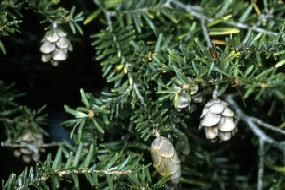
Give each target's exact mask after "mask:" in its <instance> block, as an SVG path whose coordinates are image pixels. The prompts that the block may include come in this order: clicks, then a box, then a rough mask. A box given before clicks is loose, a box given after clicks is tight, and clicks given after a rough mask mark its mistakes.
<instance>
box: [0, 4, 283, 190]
mask: <svg viewBox="0 0 285 190" xmlns="http://www.w3.org/2000/svg"><path fill="white" fill-rule="evenodd" d="M4 2H7V3H8V2H9V1H8V0H6V1H4ZM19 2H20V1H19ZM94 3H95V4H96V6H97V8H98V10H94V11H93V12H91V13H90V14H89V16H88V15H87V18H86V19H85V21H84V24H89V25H92V26H93V25H97V24H98V23H100V24H101V25H99V26H100V27H101V28H100V31H94V34H92V35H91V39H92V44H90V45H92V46H94V49H95V50H96V60H97V61H98V62H99V63H100V65H101V68H102V76H103V77H104V78H105V79H106V81H107V83H108V85H107V86H106V88H105V89H104V90H103V91H102V92H101V93H100V94H96V95H95V94H92V93H87V92H85V91H84V90H83V89H81V90H80V94H81V101H82V105H79V107H77V108H71V107H69V106H68V105H65V106H64V109H65V111H66V112H67V113H69V114H71V115H72V117H73V118H72V119H70V120H67V121H65V122H64V126H66V127H67V129H69V130H70V137H71V138H72V139H73V140H74V144H73V145H72V146H71V145H67V144H64V145H62V146H61V147H60V148H59V150H58V152H57V154H56V155H55V156H51V155H49V156H48V158H47V159H46V160H43V161H42V162H41V163H38V164H37V165H36V166H35V167H31V168H29V169H26V170H25V171H24V172H23V173H22V174H20V175H15V174H11V175H10V178H9V179H7V180H5V181H3V182H2V187H3V189H13V188H18V189H25V188H29V187H35V188H38V189H49V188H51V189H60V188H62V187H64V185H65V182H66V181H68V182H71V183H72V184H73V186H74V189H80V187H81V183H80V182H81V180H82V178H81V177H80V176H85V178H86V180H87V181H88V182H89V184H90V185H91V186H94V187H95V188H96V189H165V188H171V187H169V186H170V185H169V182H168V177H165V178H163V177H161V176H159V174H158V173H157V172H156V171H155V170H154V168H153V167H152V166H151V163H152V161H151V158H150V151H149V148H150V145H151V142H152V141H153V139H154V133H155V131H159V132H160V133H161V134H162V135H164V136H166V137H168V138H169V140H170V141H171V142H172V143H173V144H175V143H176V142H177V141H178V139H179V138H181V136H185V135H186V136H187V138H188V139H189V145H190V149H191V153H190V154H189V155H185V159H183V161H182V162H181V169H182V178H181V180H180V184H179V185H178V186H177V187H176V188H177V189H179V188H181V189H203V190H204V189H205V190H206V189H222V190H224V189H258V190H261V189H272V190H281V189H283V188H284V187H285V169H284V168H285V166H284V164H285V163H284V159H285V153H284V152H285V150H284V147H285V143H284V135H285V132H284V119H285V73H284V67H285V61H284V60H285V50H284V48H285V45H284V44H285V37H284V34H283V33H284V13H285V12H284V11H285V10H284V9H285V8H284V7H285V6H284V3H283V2H282V1H278V0H276V1H267V0H264V1H261V2H258V3H257V2H256V1H250V2H249V1H238V0H224V1H222V0H221V1H206V0H203V1H197V2H196V3H194V2H189V1H182V0H180V1H178V0H101V1H100V0H94ZM57 4H58V2H57V1H40V2H38V1H23V3H20V5H19V7H27V8H29V9H32V10H33V11H35V12H39V13H40V14H41V15H42V16H43V17H44V21H50V19H52V20H53V19H55V21H57V22H59V23H62V24H64V23H68V24H69V25H70V28H71V30H72V32H76V31H78V32H80V33H82V29H81V28H80V27H79V25H78V23H77V22H80V21H82V19H83V18H82V13H79V14H77V15H76V14H75V13H74V11H75V9H74V8H72V10H71V11H66V10H65V9H64V8H54V7H56V6H55V5H57ZM20 9H21V8H19V10H20ZM4 10H5V11H6V12H7V14H6V15H9V16H5V14H3V16H2V17H3V19H2V20H3V21H1V22H3V24H2V23H1V22H0V26H1V25H7V26H9V27H10V26H11V28H10V29H8V28H7V29H5V30H3V31H1V30H0V34H1V35H8V34H9V35H11V34H10V33H13V32H14V31H16V29H17V27H18V24H17V22H18V20H20V17H18V16H17V17H15V18H14V17H12V16H11V13H9V9H8V8H5V7H4ZM17 10H18V9H17ZM5 19H6V20H5ZM9 23H12V24H9ZM0 29H1V28H0ZM86 45H88V44H86ZM0 47H3V46H2V45H1V42H0ZM75 48H76V47H75ZM1 49H3V48H1ZM0 85H1V83H0ZM194 85H197V86H198V87H199V88H198V92H197V93H195V94H194V95H193V96H190V95H189V96H188V97H189V98H190V99H191V101H190V105H189V106H188V107H187V108H186V109H182V110H177V109H176V108H175V105H174V103H173V101H174V99H175V97H176V96H178V95H180V94H181V93H182V92H183V93H187V94H190V93H191V86H194ZM1 88H3V89H5V88H7V87H5V86H3V87H1ZM1 88H0V90H1ZM5 93H6V91H5ZM5 93H0V101H1V100H2V99H3V100H5V101H3V105H4V103H5V104H7V106H8V107H9V106H10V105H9V102H11V101H12V100H13V99H11V98H7V97H13V96H10V95H5ZM7 93H8V92H7ZM11 94H12V95H14V94H15V93H14V92H11ZM212 94H214V96H215V95H217V96H218V97H221V98H224V99H225V100H226V101H229V102H228V103H229V104H230V106H232V109H233V110H234V111H235V113H236V114H237V115H236V116H237V119H240V122H239V123H238V128H239V132H238V133H237V134H236V136H235V137H234V138H232V139H231V140H230V142H225V143H214V144H212V143H211V142H208V141H207V140H206V139H205V137H204V134H203V133H202V132H201V131H199V130H198V128H199V116H200V115H201V110H202V108H203V105H204V104H205V103H206V102H208V101H209V100H210V99H211V98H212V97H211V95H212ZM228 94H234V95H230V96H229V95H228ZM191 95H192V94H191ZM198 98H202V100H203V101H195V100H197V99H198ZM237 102H238V104H237ZM1 104H2V102H1ZM268 104H269V105H268ZM0 107H1V109H2V110H5V109H6V108H2V105H0ZM2 110H0V111H2ZM11 110H12V111H13V109H11ZM243 110H244V111H243ZM260 110H262V111H260ZM4 113H5V114H6V115H9V114H12V112H11V113H10V112H8V113H6V112H4ZM25 113H26V114H27V113H28V114H30V115H32V116H34V118H35V122H36V123H38V125H39V126H40V125H41V119H42V117H35V115H37V112H31V111H25ZM248 113H250V115H252V116H248V115H247V114H248ZM23 115H25V114H23ZM23 115H21V116H23ZM257 118H258V119H257ZM263 118H266V122H265V121H262V120H260V119H263ZM16 121H17V120H16ZM16 123H18V122H16ZM268 123H274V124H275V125H276V126H273V125H270V124H268ZM34 125H36V124H34ZM13 130H14V128H13V127H11V126H10V125H7V127H6V131H8V132H7V133H8V134H9V133H10V131H13ZM17 130H19V129H18V128H17V127H15V131H17ZM13 134H14V135H16V134H17V133H13ZM7 138H11V137H10V136H9V135H7ZM244 147H245V148H244ZM247 147H253V149H254V150H255V152H250V150H247V152H246V151H245V152H246V153H247V154H248V153H249V152H250V154H254V155H256V160H257V162H254V161H248V160H246V161H244V160H243V161H242V158H244V157H243V156H244V155H243V154H244V149H247ZM241 150H243V152H240V151H241ZM52 158H53V159H52ZM245 158H247V157H246V156H245ZM21 187H22V188H21Z"/></svg>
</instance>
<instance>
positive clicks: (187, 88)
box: [173, 78, 202, 111]
mask: <svg viewBox="0 0 285 190" xmlns="http://www.w3.org/2000/svg"><path fill="white" fill-rule="evenodd" d="M189 81H190V82H191V83H190V82H189V84H183V85H181V86H180V87H179V86H175V87H174V88H176V89H177V93H176V94H175V97H174V99H173V104H174V107H175V108H176V109H177V110H178V111H181V110H182V109H185V108H187V107H188V106H190V103H191V102H192V101H193V102H194V103H201V102H202V98H201V97H195V98H193V96H195V95H196V94H197V93H198V90H199V87H198V85H197V84H195V83H194V82H193V81H192V79H191V78H189Z"/></svg>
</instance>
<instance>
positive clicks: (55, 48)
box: [40, 26, 72, 66]
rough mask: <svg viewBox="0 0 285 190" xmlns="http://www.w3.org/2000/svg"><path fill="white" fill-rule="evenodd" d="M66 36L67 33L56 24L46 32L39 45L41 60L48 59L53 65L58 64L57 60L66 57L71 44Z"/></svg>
mask: <svg viewBox="0 0 285 190" xmlns="http://www.w3.org/2000/svg"><path fill="white" fill-rule="evenodd" d="M66 36H67V34H66V33H65V32H63V31H62V30H60V29H58V28H57V27H56V26H55V27H54V28H53V29H52V30H50V31H48V32H47V33H46V35H45V36H44V38H43V40H42V45H41V47H40V51H41V53H42V62H49V61H50V62H51V64H52V65H53V66H58V64H59V61H64V60H66V59H67V56H68V51H72V45H71V43H70V40H69V39H68V38H67V37H66Z"/></svg>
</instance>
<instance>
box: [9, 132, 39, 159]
mask: <svg viewBox="0 0 285 190" xmlns="http://www.w3.org/2000/svg"><path fill="white" fill-rule="evenodd" d="M16 143H18V144H19V146H21V147H20V148H17V149H15V151H14V155H15V156H16V157H21V158H22V159H23V161H24V162H26V163H30V162H31V161H32V160H33V161H34V162H38V161H39V159H40V152H44V149H42V148H40V147H41V146H42V145H43V143H44V141H43V135H42V134H41V133H33V132H31V131H25V132H24V133H23V134H22V135H21V136H20V137H19V138H18V139H17V141H16Z"/></svg>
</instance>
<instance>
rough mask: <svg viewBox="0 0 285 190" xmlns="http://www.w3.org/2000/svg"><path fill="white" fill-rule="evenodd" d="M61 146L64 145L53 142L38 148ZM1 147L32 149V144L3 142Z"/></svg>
mask: <svg viewBox="0 0 285 190" xmlns="http://www.w3.org/2000/svg"><path fill="white" fill-rule="evenodd" d="M61 145H63V143H62V142H52V143H46V144H42V145H40V146H38V148H48V147H54V146H61ZM1 147H9V148H31V144H30V143H26V142H21V143H11V142H1Z"/></svg>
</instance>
